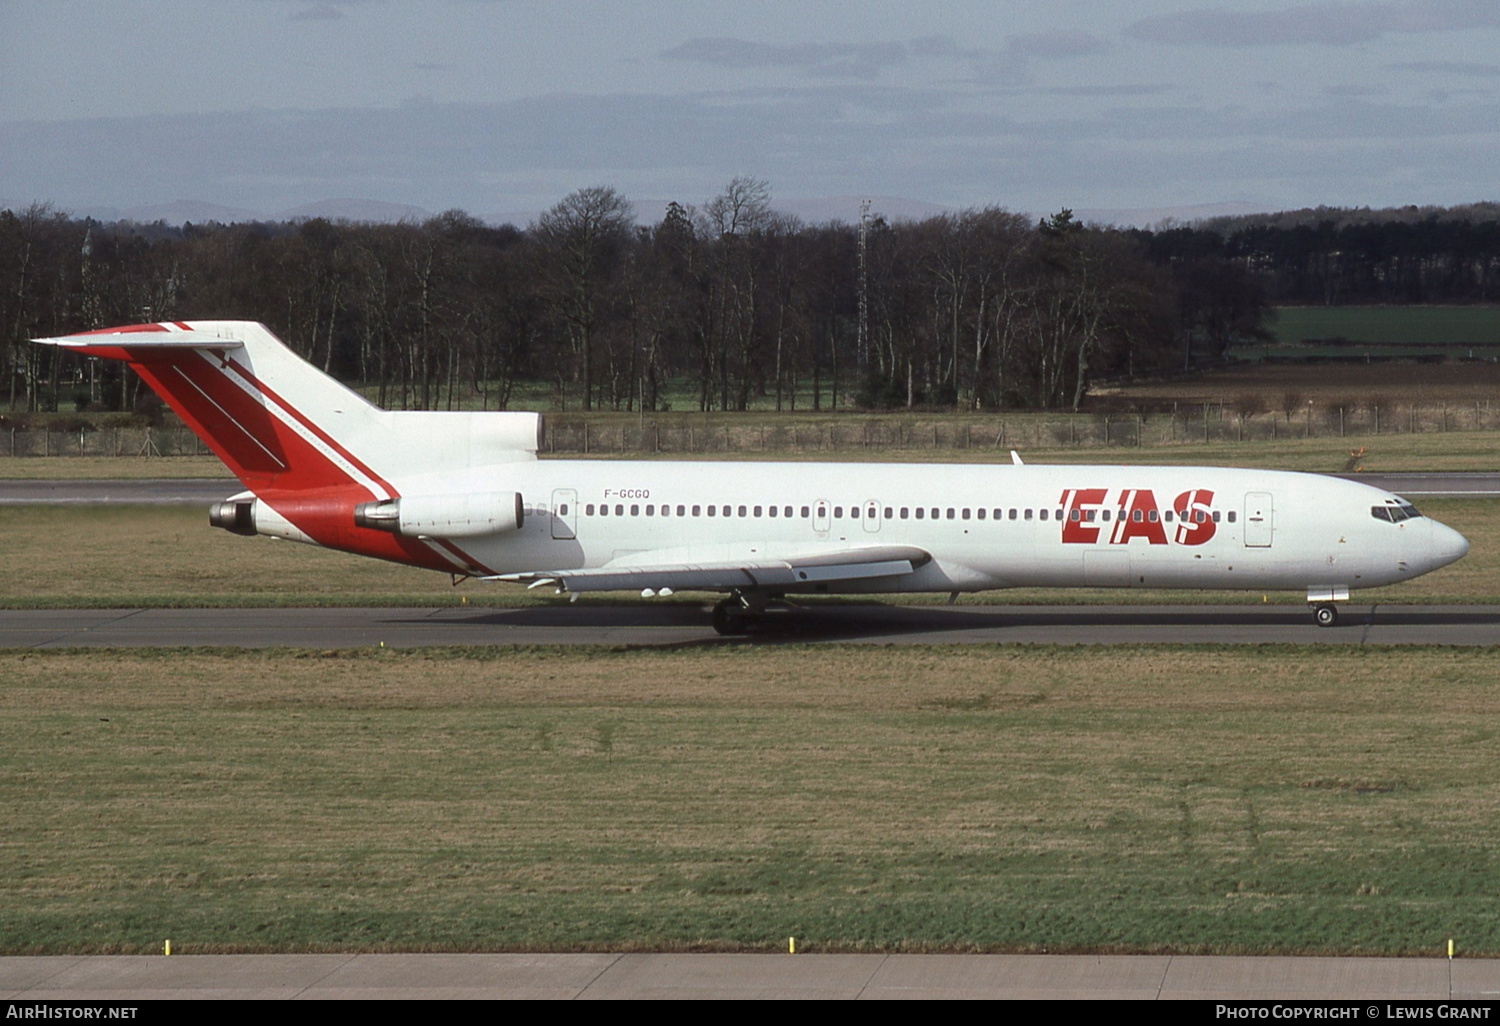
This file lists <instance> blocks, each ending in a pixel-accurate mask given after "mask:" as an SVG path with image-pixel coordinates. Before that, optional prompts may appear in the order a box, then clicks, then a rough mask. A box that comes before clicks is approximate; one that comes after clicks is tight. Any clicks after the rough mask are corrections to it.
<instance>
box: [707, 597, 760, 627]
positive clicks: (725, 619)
mask: <svg viewBox="0 0 1500 1026" xmlns="http://www.w3.org/2000/svg"><path fill="white" fill-rule="evenodd" d="M767 598H768V596H766V595H761V594H757V593H756V592H740V591H737V592H735V593H734V594H732V595H730V596H729V597H728V598H727V599H724V600H723V601H721V602H719V603H718V604H717V605H715V606H714V630H715V631H717V632H718V633H720V634H723V635H726V636H727V635H731V634H748V633H749V632H750V627H751V625H752V624H754V623H756V622H758V621H759V620H760V618H761V617H762V616H764V615H765V612H766V599H767Z"/></svg>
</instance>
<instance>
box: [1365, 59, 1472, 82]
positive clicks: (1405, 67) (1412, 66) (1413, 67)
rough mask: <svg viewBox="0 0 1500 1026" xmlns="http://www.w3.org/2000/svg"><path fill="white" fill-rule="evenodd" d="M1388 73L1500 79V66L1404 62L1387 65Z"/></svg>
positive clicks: (1469, 62)
mask: <svg viewBox="0 0 1500 1026" xmlns="http://www.w3.org/2000/svg"><path fill="white" fill-rule="evenodd" d="M1385 67H1386V69H1387V70H1388V71H1417V72H1433V73H1435V74H1439V75H1462V76H1464V77H1466V78H1500V64H1480V63H1478V62H1476V61H1402V62H1400V63H1397V64H1387V65H1386V66H1385Z"/></svg>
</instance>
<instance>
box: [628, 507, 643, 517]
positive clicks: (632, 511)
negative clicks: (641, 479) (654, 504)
mask: <svg viewBox="0 0 1500 1026" xmlns="http://www.w3.org/2000/svg"><path fill="white" fill-rule="evenodd" d="M630 515H631V516H633V517H638V516H640V515H641V507H640V506H634V505H633V506H631V507H630Z"/></svg>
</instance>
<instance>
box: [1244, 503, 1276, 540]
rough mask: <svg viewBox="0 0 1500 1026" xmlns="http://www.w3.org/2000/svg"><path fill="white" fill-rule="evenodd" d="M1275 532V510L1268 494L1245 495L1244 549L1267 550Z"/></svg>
mask: <svg viewBox="0 0 1500 1026" xmlns="http://www.w3.org/2000/svg"><path fill="white" fill-rule="evenodd" d="M1275 532H1276V508H1275V505H1274V504H1273V503H1272V501H1271V493H1270V492H1247V493H1245V548H1247V549H1269V548H1270V547H1271V536H1272V535H1273V534H1274V533H1275Z"/></svg>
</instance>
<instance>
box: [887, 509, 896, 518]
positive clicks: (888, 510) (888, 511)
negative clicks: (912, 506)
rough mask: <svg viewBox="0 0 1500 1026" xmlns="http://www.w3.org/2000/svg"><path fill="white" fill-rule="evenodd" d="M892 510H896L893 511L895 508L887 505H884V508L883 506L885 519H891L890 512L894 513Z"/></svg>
mask: <svg viewBox="0 0 1500 1026" xmlns="http://www.w3.org/2000/svg"><path fill="white" fill-rule="evenodd" d="M894 512H896V511H895V510H893V509H891V507H889V506H887V507H886V508H885V518H886V519H887V520H889V519H891V514H892V513H894Z"/></svg>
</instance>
